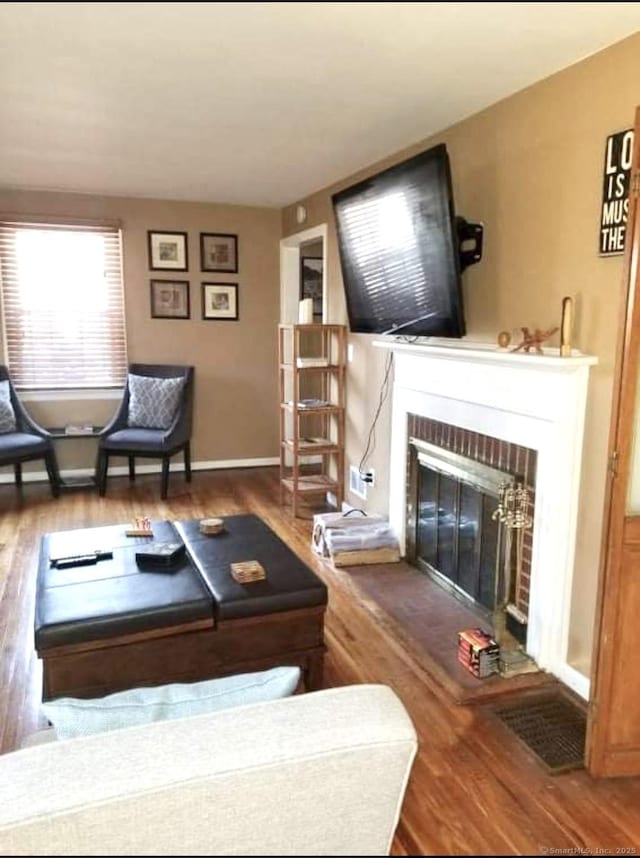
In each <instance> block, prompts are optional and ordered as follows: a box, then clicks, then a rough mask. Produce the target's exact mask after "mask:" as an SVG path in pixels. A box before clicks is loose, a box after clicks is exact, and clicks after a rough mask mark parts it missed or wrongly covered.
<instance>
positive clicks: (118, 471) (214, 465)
mask: <svg viewBox="0 0 640 858" xmlns="http://www.w3.org/2000/svg"><path fill="white" fill-rule="evenodd" d="M139 461H140V460H139V459H138V460H136V474H159V473H160V472H161V470H162V465H161V464H160V463H154V464H150V465H140V464H138V462H139ZM279 462H280V459H279V458H278V457H277V456H268V457H264V458H261V459H212V460H210V461H205V462H192V463H191V470H192V471H219V470H226V469H227V468H264V467H269V466H271V465H277V464H279ZM169 470H170V471H171V472H172V473H173V472H174V471H184V462H177V461H176V462H172V463H171V464H170V466H169ZM94 474H95V470H94V469H93V468H73V469H65V470H62V471H60V476H61V477H62V479H63V480H64V479H68V478H85V477H92V476H94ZM128 475H129V466H128V465H118V466H116V467H109V476H110V477H126V476H128ZM14 480H15V477H14V474H13V471H8V472H7V473H4V474H0V484H2V483H13V482H14ZM22 481H23V482H25V483H40V482H48V481H49V477H48V476H47V472H46V471H25V470H23V471H22Z"/></svg>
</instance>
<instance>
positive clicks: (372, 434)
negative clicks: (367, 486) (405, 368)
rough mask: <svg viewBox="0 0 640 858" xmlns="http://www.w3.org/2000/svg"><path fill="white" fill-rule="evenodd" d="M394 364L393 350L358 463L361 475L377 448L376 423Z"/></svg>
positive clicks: (388, 359)
mask: <svg viewBox="0 0 640 858" xmlns="http://www.w3.org/2000/svg"><path fill="white" fill-rule="evenodd" d="M392 366H393V352H389V354H388V355H387V360H386V363H385V367H384V378H383V379H382V384H381V385H380V394H379V397H378V407H377V408H376V413H375V414H374V415H373V421H372V423H371V427H370V429H369V435H368V437H367V445H366V447H365V448H364V453H363V454H362V458H361V459H360V464H359V465H358V473H359V474H360V476H362V474H363V469H364V466H365V464H366V461H367V459H368V458H369V456H371V454H372V453H373V451H374V450H375V448H376V423H377V422H378V418H379V417H380V412H381V411H382V406H383V405H384V401H385V399H386V398H387V396H388V395H389V377H390V375H391V367H392Z"/></svg>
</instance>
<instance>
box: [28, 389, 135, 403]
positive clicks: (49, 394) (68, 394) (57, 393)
mask: <svg viewBox="0 0 640 858" xmlns="http://www.w3.org/2000/svg"><path fill="white" fill-rule="evenodd" d="M123 394H124V388H122V387H106V388H86V387H85V388H80V389H76V390H71V389H69V390H20V391H18V395H19V397H20V399H21V400H22V401H23V402H64V401H68V400H70V399H93V400H101V399H117V400H121V399H122V396H123Z"/></svg>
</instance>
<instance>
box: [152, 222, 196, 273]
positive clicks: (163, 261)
mask: <svg viewBox="0 0 640 858" xmlns="http://www.w3.org/2000/svg"><path fill="white" fill-rule="evenodd" d="M147 236H148V239H149V269H150V270H151V271H188V270H189V255H188V253H189V252H188V249H187V233H186V232H155V231H153V230H148V232H147Z"/></svg>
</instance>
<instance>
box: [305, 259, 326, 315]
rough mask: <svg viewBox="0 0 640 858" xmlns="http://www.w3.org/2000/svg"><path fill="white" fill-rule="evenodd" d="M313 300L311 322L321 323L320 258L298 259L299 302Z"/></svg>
mask: <svg viewBox="0 0 640 858" xmlns="http://www.w3.org/2000/svg"><path fill="white" fill-rule="evenodd" d="M304 298H312V299H313V321H314V322H321V321H322V257H321V256H301V257H300V300H303V299H304Z"/></svg>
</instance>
